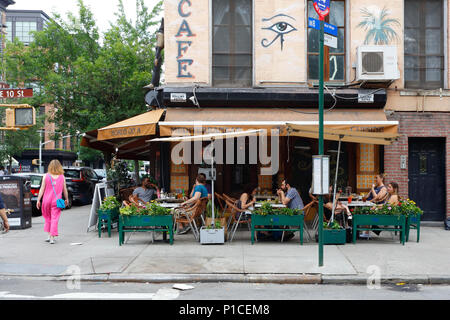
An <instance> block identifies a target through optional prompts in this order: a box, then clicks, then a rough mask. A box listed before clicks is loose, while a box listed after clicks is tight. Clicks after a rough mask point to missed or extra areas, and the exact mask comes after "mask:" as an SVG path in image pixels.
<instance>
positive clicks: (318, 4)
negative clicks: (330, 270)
mask: <svg viewBox="0 0 450 320" xmlns="http://www.w3.org/2000/svg"><path fill="white" fill-rule="evenodd" d="M314 9H315V10H316V12H317V14H318V15H319V20H320V33H319V156H323V154H324V152H323V101H324V99H323V69H324V65H323V45H324V19H325V17H326V16H327V15H328V14H329V13H330V0H315V1H314ZM322 266H323V195H319V267H322Z"/></svg>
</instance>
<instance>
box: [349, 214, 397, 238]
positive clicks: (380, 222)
mask: <svg viewBox="0 0 450 320" xmlns="http://www.w3.org/2000/svg"><path fill="white" fill-rule="evenodd" d="M363 226H369V227H363ZM371 226H385V228H372V227H371ZM398 227H399V228H398ZM361 230H375V231H376V230H379V231H394V232H395V231H399V232H400V242H401V243H402V244H403V245H404V244H405V232H406V216H405V215H378V214H354V215H353V243H356V235H357V232H358V231H361Z"/></svg>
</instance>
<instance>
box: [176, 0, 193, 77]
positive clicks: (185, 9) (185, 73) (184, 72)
mask: <svg viewBox="0 0 450 320" xmlns="http://www.w3.org/2000/svg"><path fill="white" fill-rule="evenodd" d="M191 6H192V4H191V1H190V0H180V1H179V2H178V14H179V16H180V17H181V18H182V22H181V24H180V27H179V28H178V32H177V34H176V35H175V38H176V42H177V48H178V51H177V52H178V53H177V58H176V59H177V65H178V74H177V78H195V77H194V75H192V73H191V72H189V69H188V68H189V66H191V65H192V64H193V63H194V60H193V59H188V57H186V56H188V54H187V52H188V49H189V47H190V46H191V45H192V38H194V37H195V34H194V33H192V31H191V28H190V27H189V19H188V18H189V17H190V16H191V13H192V12H191V11H189V7H191Z"/></svg>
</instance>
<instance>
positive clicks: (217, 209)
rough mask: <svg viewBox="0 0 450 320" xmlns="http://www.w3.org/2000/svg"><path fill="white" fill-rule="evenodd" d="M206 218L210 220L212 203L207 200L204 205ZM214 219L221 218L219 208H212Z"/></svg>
mask: <svg viewBox="0 0 450 320" xmlns="http://www.w3.org/2000/svg"><path fill="white" fill-rule="evenodd" d="M206 217H207V218H212V201H211V200H209V201H208V203H207V205H206ZM214 218H217V219H218V218H221V215H220V212H219V208H218V207H217V206H214Z"/></svg>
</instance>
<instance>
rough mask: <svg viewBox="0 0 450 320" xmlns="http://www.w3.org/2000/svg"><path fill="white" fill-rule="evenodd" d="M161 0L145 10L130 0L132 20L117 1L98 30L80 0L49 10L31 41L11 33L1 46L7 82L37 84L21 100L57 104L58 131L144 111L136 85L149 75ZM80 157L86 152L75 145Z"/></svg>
mask: <svg viewBox="0 0 450 320" xmlns="http://www.w3.org/2000/svg"><path fill="white" fill-rule="evenodd" d="M161 8H162V2H161V1H160V2H158V3H157V5H156V6H155V7H154V8H153V9H152V10H149V9H148V8H147V7H146V6H145V5H144V1H143V0H136V12H137V20H136V23H131V22H130V21H128V20H127V17H126V15H125V11H124V6H123V4H122V1H119V5H118V7H117V12H116V21H113V22H112V23H111V25H110V28H109V30H107V31H106V32H105V33H104V34H103V35H102V36H101V35H100V34H99V31H98V28H97V26H96V22H95V19H94V16H93V14H92V12H91V11H90V9H89V8H88V7H86V6H85V4H84V2H83V1H82V0H79V1H78V12H77V14H72V13H68V14H67V16H66V18H65V19H63V18H62V17H61V16H59V15H57V14H55V15H54V16H53V17H52V20H51V21H49V23H48V25H47V27H46V29H45V30H43V31H39V32H35V33H34V41H33V42H31V43H30V45H29V46H24V45H23V44H22V43H21V42H20V41H18V40H17V39H16V40H15V41H14V42H12V43H8V45H7V49H6V63H5V69H6V70H5V71H6V78H7V79H8V81H9V82H11V83H12V84H14V83H15V84H21V83H34V84H36V85H38V86H40V87H41V88H42V90H40V92H35V96H34V97H33V98H32V99H29V100H26V99H24V100H23V101H21V103H30V104H32V105H35V106H40V105H42V104H43V103H49V104H54V105H55V106H57V108H56V110H55V113H54V115H52V116H51V117H49V121H51V122H54V123H55V124H56V125H57V127H58V128H59V129H58V130H60V131H61V132H62V133H63V134H75V132H76V131H77V130H79V131H80V132H86V131H89V130H93V129H97V128H100V127H103V126H107V125H109V124H111V123H115V122H118V121H121V120H124V119H126V118H129V117H132V116H134V115H137V114H140V113H142V112H145V111H146V107H145V104H144V103H143V102H144V91H143V90H142V87H143V86H145V85H147V84H148V83H149V82H150V81H151V72H152V68H153V61H154V46H155V41H156V39H154V31H155V26H157V25H159V23H160V21H159V18H158V15H159V13H160V12H161ZM81 157H84V159H85V160H90V159H91V158H92V155H91V154H87V153H85V151H83V150H81Z"/></svg>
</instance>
